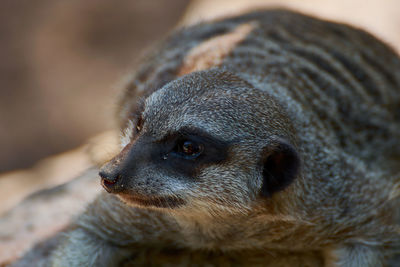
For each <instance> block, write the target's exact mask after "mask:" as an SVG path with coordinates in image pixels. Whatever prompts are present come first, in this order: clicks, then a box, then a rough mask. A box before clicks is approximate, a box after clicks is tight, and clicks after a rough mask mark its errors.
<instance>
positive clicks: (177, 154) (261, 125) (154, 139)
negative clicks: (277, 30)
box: [100, 69, 299, 210]
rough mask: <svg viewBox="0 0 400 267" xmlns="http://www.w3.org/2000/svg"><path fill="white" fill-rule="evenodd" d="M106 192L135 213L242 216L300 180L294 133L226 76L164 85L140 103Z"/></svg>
mask: <svg viewBox="0 0 400 267" xmlns="http://www.w3.org/2000/svg"><path fill="white" fill-rule="evenodd" d="M134 113H135V114H137V115H135V116H136V117H134V118H131V121H132V123H131V124H130V125H129V126H128V129H126V132H127V133H129V136H128V137H129V138H128V140H126V141H125V144H124V145H125V147H124V148H123V150H122V151H121V153H120V154H119V155H117V156H116V157H115V158H114V159H112V160H111V161H110V162H109V163H107V164H106V165H105V166H104V167H103V168H102V169H101V171H100V176H101V178H102V185H103V187H104V188H105V189H106V190H107V191H108V192H110V193H114V194H117V195H118V196H119V197H120V198H121V199H122V200H123V201H125V202H127V203H128V204H131V205H140V206H142V207H143V206H145V207H149V208H158V209H169V210H171V209H174V210H179V209H187V208H190V209H193V208H196V209H198V210H215V209H218V210H223V209H227V208H228V209H229V210H232V208H233V207H237V208H238V209H240V210H242V209H243V208H249V207H251V205H252V202H254V201H256V200H257V199H259V198H268V197H271V195H272V194H275V193H278V191H281V190H283V189H285V188H286V187H287V186H288V185H290V184H291V182H292V181H293V180H294V179H295V178H296V176H298V169H299V157H298V154H297V152H296V148H295V146H294V144H293V142H294V133H293V130H292V129H291V126H290V122H289V121H288V119H287V117H286V116H285V115H284V112H283V110H282V108H281V107H280V106H279V105H278V104H277V102H276V101H275V100H274V99H273V98H271V97H270V96H269V95H268V94H266V93H265V92H262V91H260V90H257V89H255V88H254V87H252V85H250V84H249V83H247V82H246V81H244V80H243V79H240V78H239V77H237V76H235V75H233V74H231V73H229V72H226V71H221V70H215V69H214V70H213V69H211V70H206V71H200V72H195V73H192V74H189V75H186V76H183V77H181V78H179V79H177V80H175V81H172V82H170V83H168V84H166V85H165V86H164V87H163V88H161V89H159V90H157V91H156V92H154V93H153V94H152V95H150V96H149V97H147V98H146V99H145V100H144V101H143V105H142V106H141V108H139V110H137V111H136V112H134Z"/></svg>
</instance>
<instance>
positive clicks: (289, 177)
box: [261, 140, 300, 197]
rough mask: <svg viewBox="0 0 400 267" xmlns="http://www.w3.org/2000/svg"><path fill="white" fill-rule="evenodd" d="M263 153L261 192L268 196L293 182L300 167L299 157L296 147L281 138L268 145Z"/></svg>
mask: <svg viewBox="0 0 400 267" xmlns="http://www.w3.org/2000/svg"><path fill="white" fill-rule="evenodd" d="M263 154H264V155H265V156H263V170H262V176H263V184H262V187H261V194H262V195H263V196H267V197H269V196H271V195H272V194H273V193H275V192H278V191H281V190H283V189H285V188H286V187H287V186H288V185H290V184H291V183H292V182H293V180H294V179H295V178H296V176H297V174H298V172H299V169H300V159H299V155H298V153H297V151H296V149H295V148H294V147H293V146H292V145H291V144H289V143H287V142H286V141H281V140H280V141H278V142H277V143H276V144H274V145H272V146H268V147H267V148H266V149H265V152H264V153H263Z"/></svg>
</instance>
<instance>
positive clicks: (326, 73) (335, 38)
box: [52, 10, 400, 266]
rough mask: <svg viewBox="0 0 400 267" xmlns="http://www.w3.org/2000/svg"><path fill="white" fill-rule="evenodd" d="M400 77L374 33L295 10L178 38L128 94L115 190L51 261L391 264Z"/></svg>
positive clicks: (112, 165) (109, 175) (111, 166)
mask: <svg viewBox="0 0 400 267" xmlns="http://www.w3.org/2000/svg"><path fill="white" fill-rule="evenodd" d="M399 75H400V60H399V58H398V56H397V55H396V54H395V53H394V52H393V51H392V50H391V49H390V48H388V47H387V46H386V45H384V44H383V43H381V42H380V41H378V40H376V39H375V38H374V37H372V36H371V35H369V34H367V33H365V32H363V31H361V30H357V29H354V28H352V27H349V26H346V25H341V24H335V23H331V22H326V21H322V20H318V19H314V18H311V17H308V16H304V15H301V14H298V13H294V12H290V11H285V10H270V11H263V12H254V13H249V14H246V15H242V16H238V17H233V18H229V19H224V20H220V21H214V22H209V23H203V24H200V25H195V26H192V27H188V28H185V29H182V30H180V31H177V32H175V33H174V34H172V35H171V36H170V37H169V38H167V39H166V40H165V41H164V42H163V43H162V44H161V45H160V46H159V47H157V48H156V49H155V50H154V52H153V54H151V55H149V57H148V58H146V60H145V61H144V62H143V64H142V65H141V67H140V69H139V70H138V72H137V73H136V75H135V77H134V79H133V80H132V82H131V83H130V84H129V86H128V88H127V89H126V92H125V94H124V97H123V98H122V99H121V101H120V104H119V106H120V109H119V120H120V125H121V130H122V132H123V133H124V137H123V138H122V140H121V143H122V146H123V149H122V151H121V153H120V154H119V155H117V156H116V157H115V158H114V159H113V160H111V161H110V162H109V163H108V164H107V165H106V166H104V167H103V168H102V170H101V171H100V176H101V177H102V185H103V187H104V188H105V189H106V190H107V191H108V192H109V193H112V194H107V193H104V194H101V195H100V196H99V197H98V198H97V199H96V201H94V203H92V204H91V205H90V206H89V207H88V209H87V210H86V212H85V213H84V214H82V215H81V216H80V217H79V219H78V220H77V221H76V222H75V223H74V225H73V227H72V230H71V231H70V232H69V233H68V235H67V237H66V238H65V240H64V241H63V243H62V244H61V245H60V246H59V248H58V249H57V251H56V252H55V253H54V254H53V258H52V264H53V265H54V266H119V265H122V264H124V263H125V264H128V263H131V264H133V265H134V264H149V263H153V264H160V263H164V264H178V263H180V264H183V265H190V264H200V265H201V264H206V263H209V264H214V265H218V264H234V263H236V264H243V265H251V264H253V265H254V264H255V265H256V264H259V265H264V266H322V265H329V266H381V265H383V264H384V263H385V260H386V258H385V257H386V256H389V255H390V254H391V253H394V252H396V250H397V249H398V248H399V243H400V237H399V225H398V224H399V222H398V221H397V220H398V218H396V214H398V206H397V205H398V202H396V201H397V199H396V198H395V196H396V193H398V192H396V191H395V189H396V186H398V184H397V183H398V182H399V181H398V179H399V178H398V177H399V175H398V174H399V172H400V167H399V165H400V163H399V158H400V89H399V88H400V77H399ZM137 99H141V100H139V101H137ZM172 250H174V251H175V252H174V254H173V255H174V257H177V258H175V259H172V258H171V257H168V255H170V253H171V251H172Z"/></svg>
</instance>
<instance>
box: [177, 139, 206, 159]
mask: <svg viewBox="0 0 400 267" xmlns="http://www.w3.org/2000/svg"><path fill="white" fill-rule="evenodd" d="M203 149H204V146H203V145H202V144H198V143H196V142H194V141H191V140H187V139H186V140H180V141H179V142H178V143H177V145H176V147H175V148H174V152H175V153H177V154H179V155H182V156H183V157H185V158H187V159H194V158H197V157H198V156H200V154H201V153H202V152H203Z"/></svg>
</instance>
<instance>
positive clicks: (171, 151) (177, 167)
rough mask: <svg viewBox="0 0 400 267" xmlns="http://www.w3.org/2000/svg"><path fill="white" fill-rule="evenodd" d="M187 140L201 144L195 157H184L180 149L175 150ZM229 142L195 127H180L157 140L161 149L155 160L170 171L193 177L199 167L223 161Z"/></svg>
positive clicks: (226, 155) (226, 154)
mask: <svg viewBox="0 0 400 267" xmlns="http://www.w3.org/2000/svg"><path fill="white" fill-rule="evenodd" d="M188 141H190V142H193V143H195V144H197V145H199V146H201V153H199V154H198V155H196V156H195V157H190V156H188V157H185V156H184V155H183V154H182V153H181V152H182V151H176V150H175V149H176V147H177V146H179V145H181V144H183V143H184V142H188ZM230 143H231V142H226V141H222V140H220V139H218V138H215V137H213V136H211V135H209V134H208V133H206V132H204V131H203V130H200V129H197V128H182V129H180V130H179V131H178V132H175V133H172V134H168V135H167V136H165V137H164V138H163V139H161V140H160V141H158V142H157V144H158V146H159V148H160V150H161V151H159V159H158V160H157V161H159V162H160V164H161V165H162V166H163V167H164V168H166V169H167V170H169V171H171V172H174V173H181V174H184V175H186V176H191V177H193V176H195V175H196V172H197V171H198V170H199V169H200V168H201V167H204V166H206V165H209V164H218V163H221V162H222V161H225V160H226V159H227V157H228V148H229V146H230Z"/></svg>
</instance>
